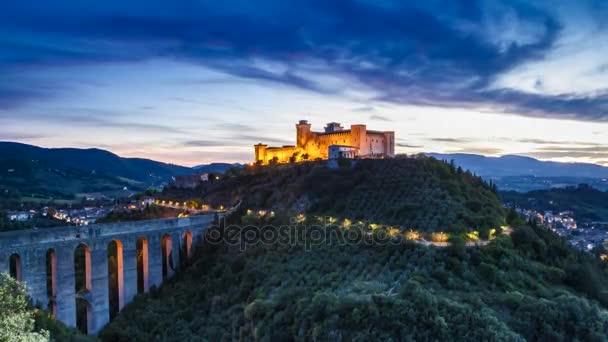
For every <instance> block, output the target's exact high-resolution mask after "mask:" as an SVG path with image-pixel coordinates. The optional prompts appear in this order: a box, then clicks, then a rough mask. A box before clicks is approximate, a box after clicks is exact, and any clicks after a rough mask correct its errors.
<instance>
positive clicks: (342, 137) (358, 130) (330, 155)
mask: <svg viewBox="0 0 608 342" xmlns="http://www.w3.org/2000/svg"><path fill="white" fill-rule="evenodd" d="M296 132H297V137H296V145H295V146H294V145H289V146H283V147H268V145H264V144H257V145H254V147H255V162H256V163H261V164H268V163H271V162H277V163H288V162H300V161H305V160H316V159H334V158H340V157H342V158H355V157H358V158H385V157H394V156H395V132H389V131H387V132H381V131H370V130H367V126H365V125H351V126H350V129H344V128H343V127H342V126H341V125H340V124H339V123H337V122H330V123H328V124H327V126H326V127H325V132H313V131H311V130H310V124H309V123H308V121H306V120H300V122H299V123H297V124H296Z"/></svg>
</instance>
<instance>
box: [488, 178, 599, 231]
mask: <svg viewBox="0 0 608 342" xmlns="http://www.w3.org/2000/svg"><path fill="white" fill-rule="evenodd" d="M500 196H501V197H502V199H503V201H504V202H505V203H506V204H507V205H509V206H517V207H521V208H527V209H534V210H538V211H543V212H544V211H547V210H552V211H553V212H560V211H569V210H571V211H573V212H574V217H575V219H576V220H577V221H580V222H589V221H596V222H597V221H602V222H608V205H607V203H608V192H605V191H600V190H597V189H595V188H593V187H591V186H589V185H586V184H580V185H579V186H576V187H573V186H572V187H566V188H555V189H550V190H535V191H530V192H526V193H520V192H515V191H508V192H501V193H500Z"/></svg>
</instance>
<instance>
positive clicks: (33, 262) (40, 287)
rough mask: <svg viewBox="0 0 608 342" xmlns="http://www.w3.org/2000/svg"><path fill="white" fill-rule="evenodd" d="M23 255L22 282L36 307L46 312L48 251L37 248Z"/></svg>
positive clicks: (24, 252)
mask: <svg viewBox="0 0 608 342" xmlns="http://www.w3.org/2000/svg"><path fill="white" fill-rule="evenodd" d="M20 255H21V272H22V273H21V274H22V280H23V281H24V282H25V284H26V286H27V292H28V294H29V296H30V297H31V298H32V301H33V303H34V304H35V305H38V306H40V308H42V309H44V310H46V309H47V306H48V296H47V291H46V250H43V249H40V248H36V249H30V250H28V251H23V253H22V254H20Z"/></svg>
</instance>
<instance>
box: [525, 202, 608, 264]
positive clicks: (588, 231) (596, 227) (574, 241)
mask: <svg viewBox="0 0 608 342" xmlns="http://www.w3.org/2000/svg"><path fill="white" fill-rule="evenodd" d="M515 210H516V212H517V213H518V214H520V215H522V216H523V217H524V218H525V219H526V220H527V221H530V222H532V221H535V222H536V223H537V224H540V225H542V226H545V227H546V228H548V229H550V230H551V231H553V232H555V233H556V234H558V235H559V236H562V237H565V238H566V239H568V243H569V244H570V245H571V246H573V247H574V248H576V249H579V250H584V251H588V252H592V251H594V250H596V248H600V250H603V248H604V246H605V243H606V241H607V240H608V222H583V223H578V222H577V221H576V220H575V218H574V217H575V212H574V211H572V210H567V211H562V212H556V213H554V212H553V211H545V212H540V211H536V210H534V209H525V208H516V209H515ZM599 256H600V257H601V258H602V259H605V258H606V253H600V254H599Z"/></svg>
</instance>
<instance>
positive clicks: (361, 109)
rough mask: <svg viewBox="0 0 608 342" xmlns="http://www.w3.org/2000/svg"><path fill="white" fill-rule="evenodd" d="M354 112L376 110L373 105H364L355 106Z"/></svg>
mask: <svg viewBox="0 0 608 342" xmlns="http://www.w3.org/2000/svg"><path fill="white" fill-rule="evenodd" d="M351 111H352V112H363V113H365V112H373V111H374V107H373V106H363V107H357V108H353V109H351Z"/></svg>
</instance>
